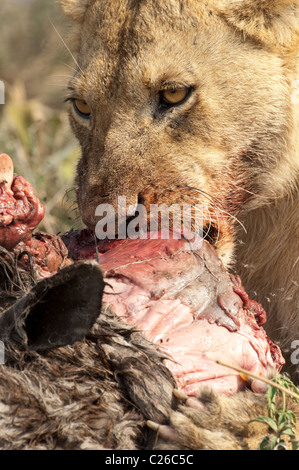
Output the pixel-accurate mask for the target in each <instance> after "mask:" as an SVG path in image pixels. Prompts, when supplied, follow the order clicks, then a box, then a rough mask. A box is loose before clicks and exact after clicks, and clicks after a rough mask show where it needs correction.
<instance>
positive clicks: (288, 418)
mask: <svg viewBox="0 0 299 470" xmlns="http://www.w3.org/2000/svg"><path fill="white" fill-rule="evenodd" d="M272 382H273V385H269V387H268V391H267V393H266V397H267V408H268V416H259V417H257V418H256V419H254V420H252V421H257V422H260V423H264V424H266V425H267V426H268V427H269V428H270V430H271V432H270V433H269V434H268V435H266V436H265V437H264V438H263V439H262V440H261V442H260V444H259V450H287V448H288V443H289V444H290V445H291V447H292V450H297V449H299V441H298V440H296V435H295V430H294V428H295V425H296V416H295V414H294V413H293V412H292V411H289V410H288V409H287V400H286V392H284V391H282V390H281V389H278V388H277V387H276V385H277V384H278V385H281V386H282V387H284V388H286V389H288V390H292V391H293V392H294V393H296V394H298V397H299V391H298V389H297V388H296V387H295V385H294V384H293V383H292V382H291V380H290V379H289V378H288V377H285V376H278V377H276V378H275V379H272ZM291 399H292V400H294V401H297V402H299V398H298V399H296V398H293V397H292V398H291Z"/></svg>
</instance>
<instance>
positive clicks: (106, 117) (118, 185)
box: [68, 0, 293, 256]
mask: <svg viewBox="0 0 299 470" xmlns="http://www.w3.org/2000/svg"><path fill="white" fill-rule="evenodd" d="M69 3H72V2H71V1H70V0H69ZM87 3H88V2H87ZM90 3H91V5H89V7H88V8H87V9H86V11H85V14H84V18H83V19H82V18H81V23H80V25H81V26H80V47H79V52H78V55H77V62H78V68H77V72H76V74H75V76H74V78H73V79H72V80H71V82H70V84H69V92H68V97H69V98H70V120H71V124H72V127H73V130H74V132H75V134H76V136H77V137H78V139H79V141H80V144H81V147H82V158H81V160H80V162H79V164H78V176H77V195H78V204H79V208H80V211H81V215H82V218H83V220H84V222H85V223H86V224H87V225H88V226H89V227H93V226H95V224H96V221H97V217H96V215H95V211H96V207H97V206H98V205H100V204H103V203H105V204H107V203H108V204H112V205H113V206H114V208H115V210H116V211H117V207H118V205H117V201H118V196H125V197H126V200H127V205H128V206H131V213H130V214H129V215H133V213H134V210H135V209H134V208H135V207H136V205H137V203H142V204H143V205H145V207H147V208H148V209H149V206H150V204H157V203H158V204H162V203H165V204H166V205H168V206H170V205H171V204H179V205H181V206H182V205H184V204H190V205H195V204H200V205H201V207H202V211H203V218H204V221H203V224H204V230H205V233H206V234H207V237H208V239H209V240H210V241H212V243H214V244H215V246H216V248H217V249H218V250H219V253H220V254H224V256H226V254H228V253H229V249H230V248H229V247H230V244H231V242H232V239H233V235H232V234H233V226H234V223H235V220H236V218H237V217H238V216H239V214H240V213H242V211H244V210H247V209H249V208H252V207H255V206H257V205H258V204H261V202H263V201H264V200H265V199H266V198H268V197H270V196H272V195H273V194H274V195H277V194H279V192H280V191H281V186H283V183H282V180H283V179H284V178H285V179H288V178H289V174H290V171H291V170H290V168H289V166H288V162H287V161H285V160H284V155H285V153H286V152H285V149H286V148H287V146H288V139H289V135H290V133H291V132H292V125H291V106H292V105H291V100H290V92H289V90H290V79H291V76H292V73H293V71H292V67H289V66H288V67H286V62H285V58H284V57H282V56H281V53H280V52H277V45H276V46H275V47H276V50H275V51H274V49H273V48H271V47H269V45H268V44H267V45H262V43H261V41H259V40H257V39H255V38H251V37H248V38H247V39H245V37H244V34H243V31H238V30H236V28H233V27H232V25H231V24H230V22H229V21H228V20H227V18H226V17H225V15H224V14H223V11H220V10H216V9H215V7H213V4H215V2H211V7H208V5H207V2H198V1H186V2H181V1H180V0H171V1H168V2H165V1H164V0H161V1H158V0H155V1H154V0H148V1H143V2H139V1H133V2H132V1H121V0H113V1H107V0H97V1H95V2H90ZM216 3H217V2H216ZM222 3H223V2H222ZM280 3H281V2H280ZM282 47H283V46H282ZM284 47H285V45H284ZM287 55H291V49H290V48H289V49H288V50H287ZM278 175H280V176H279V177H278Z"/></svg>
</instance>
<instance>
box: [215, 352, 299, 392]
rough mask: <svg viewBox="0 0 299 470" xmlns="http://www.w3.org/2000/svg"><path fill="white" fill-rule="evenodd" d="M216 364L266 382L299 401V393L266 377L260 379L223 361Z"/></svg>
mask: <svg viewBox="0 0 299 470" xmlns="http://www.w3.org/2000/svg"><path fill="white" fill-rule="evenodd" d="M215 362H216V363H217V364H219V365H221V366H224V367H228V368H229V369H233V370H236V371H237V372H240V373H241V374H245V375H248V377H251V378H253V379H257V380H260V381H261V382H264V383H266V384H268V385H271V387H276V388H278V390H280V391H281V392H284V393H286V394H287V395H289V396H290V397H292V398H295V399H296V400H299V393H295V392H293V391H291V390H289V389H288V388H285V387H283V386H282V385H280V384H277V383H276V382H273V381H272V380H269V379H266V378H265V377H260V376H259V375H256V374H253V373H252V372H249V371H248V370H246V369H242V368H241V367H238V366H234V365H232V364H227V363H226V362H222V361H215Z"/></svg>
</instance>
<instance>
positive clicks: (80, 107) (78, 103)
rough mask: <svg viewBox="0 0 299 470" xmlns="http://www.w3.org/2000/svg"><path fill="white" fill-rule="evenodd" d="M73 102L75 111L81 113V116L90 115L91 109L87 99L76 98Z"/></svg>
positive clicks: (87, 116) (86, 116)
mask: <svg viewBox="0 0 299 470" xmlns="http://www.w3.org/2000/svg"><path fill="white" fill-rule="evenodd" d="M73 103H74V108H75V111H76V112H77V113H78V114H79V116H81V117H84V118H89V117H90V114H91V109H90V107H89V106H88V104H87V103H86V101H83V100H76V99H75V100H74V101H73Z"/></svg>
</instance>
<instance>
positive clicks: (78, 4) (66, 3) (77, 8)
mask: <svg viewBox="0 0 299 470" xmlns="http://www.w3.org/2000/svg"><path fill="white" fill-rule="evenodd" d="M58 2H59V3H60V5H61V7H62V9H63V11H64V13H65V14H66V15H67V16H68V17H69V18H71V19H72V20H74V21H76V22H77V23H82V22H83V18H84V15H85V12H86V9H87V7H88V5H89V4H90V3H91V0H58Z"/></svg>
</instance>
